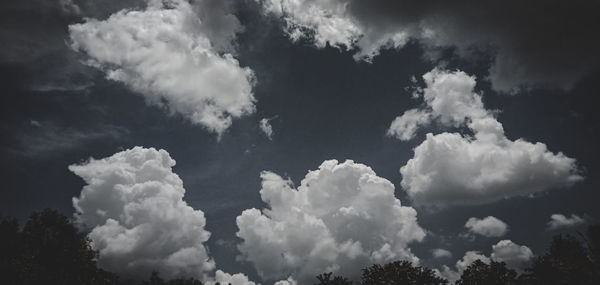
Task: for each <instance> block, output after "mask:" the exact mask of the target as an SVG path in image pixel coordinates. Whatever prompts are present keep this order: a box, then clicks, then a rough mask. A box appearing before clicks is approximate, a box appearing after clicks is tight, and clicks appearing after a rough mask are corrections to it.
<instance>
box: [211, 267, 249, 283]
mask: <svg viewBox="0 0 600 285" xmlns="http://www.w3.org/2000/svg"><path fill="white" fill-rule="evenodd" d="M217 283H219V284H221V285H226V284H231V285H256V283H254V282H252V281H250V280H248V276H246V275H244V274H242V273H237V274H233V275H231V274H229V273H225V272H223V271H221V270H217V272H215V278H214V279H212V280H210V281H207V282H205V284H206V285H216V284H217Z"/></svg>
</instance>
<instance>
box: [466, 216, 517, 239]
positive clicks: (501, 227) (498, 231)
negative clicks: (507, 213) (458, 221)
mask: <svg viewBox="0 0 600 285" xmlns="http://www.w3.org/2000/svg"><path fill="white" fill-rule="evenodd" d="M465 228H468V229H469V231H470V232H472V233H475V234H478V235H482V236H485V237H501V236H503V235H505V234H506V232H508V225H506V223H505V222H503V221H501V220H499V219H497V218H496V217H492V216H489V217H485V218H483V219H479V218H475V217H473V218H469V220H468V221H467V223H466V224H465Z"/></svg>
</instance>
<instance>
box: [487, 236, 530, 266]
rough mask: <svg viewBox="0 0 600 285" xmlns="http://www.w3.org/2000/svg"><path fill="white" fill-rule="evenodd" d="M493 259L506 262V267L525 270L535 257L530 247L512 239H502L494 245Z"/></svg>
mask: <svg viewBox="0 0 600 285" xmlns="http://www.w3.org/2000/svg"><path fill="white" fill-rule="evenodd" d="M491 258H492V260H494V261H496V262H504V263H506V267H508V268H511V269H514V270H516V271H518V272H523V270H524V269H525V268H527V267H528V266H529V264H530V263H531V260H532V259H533V252H532V251H531V249H529V247H527V246H524V245H518V244H516V243H514V242H512V241H511V240H501V241H499V242H498V243H497V244H495V245H493V246H492V255H491Z"/></svg>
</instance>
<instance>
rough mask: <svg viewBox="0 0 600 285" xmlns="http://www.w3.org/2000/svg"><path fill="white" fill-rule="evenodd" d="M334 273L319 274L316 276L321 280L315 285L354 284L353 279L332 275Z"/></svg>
mask: <svg viewBox="0 0 600 285" xmlns="http://www.w3.org/2000/svg"><path fill="white" fill-rule="evenodd" d="M332 274H333V273H332V272H329V273H323V274H319V275H318V276H317V277H316V278H317V280H319V283H317V284H314V285H352V281H350V280H348V279H347V278H345V277H342V276H334V277H333V278H332V277H331V275H332Z"/></svg>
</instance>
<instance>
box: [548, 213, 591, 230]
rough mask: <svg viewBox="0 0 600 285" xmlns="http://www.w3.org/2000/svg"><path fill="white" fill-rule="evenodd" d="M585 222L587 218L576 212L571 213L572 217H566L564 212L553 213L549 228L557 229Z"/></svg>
mask: <svg viewBox="0 0 600 285" xmlns="http://www.w3.org/2000/svg"><path fill="white" fill-rule="evenodd" d="M583 223H585V220H584V219H583V218H581V217H579V216H577V215H575V214H571V217H570V218H569V217H566V216H565V215H563V214H553V215H552V216H550V221H549V222H548V229H549V230H557V229H561V228H568V227H574V226H578V225H581V224H583Z"/></svg>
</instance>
